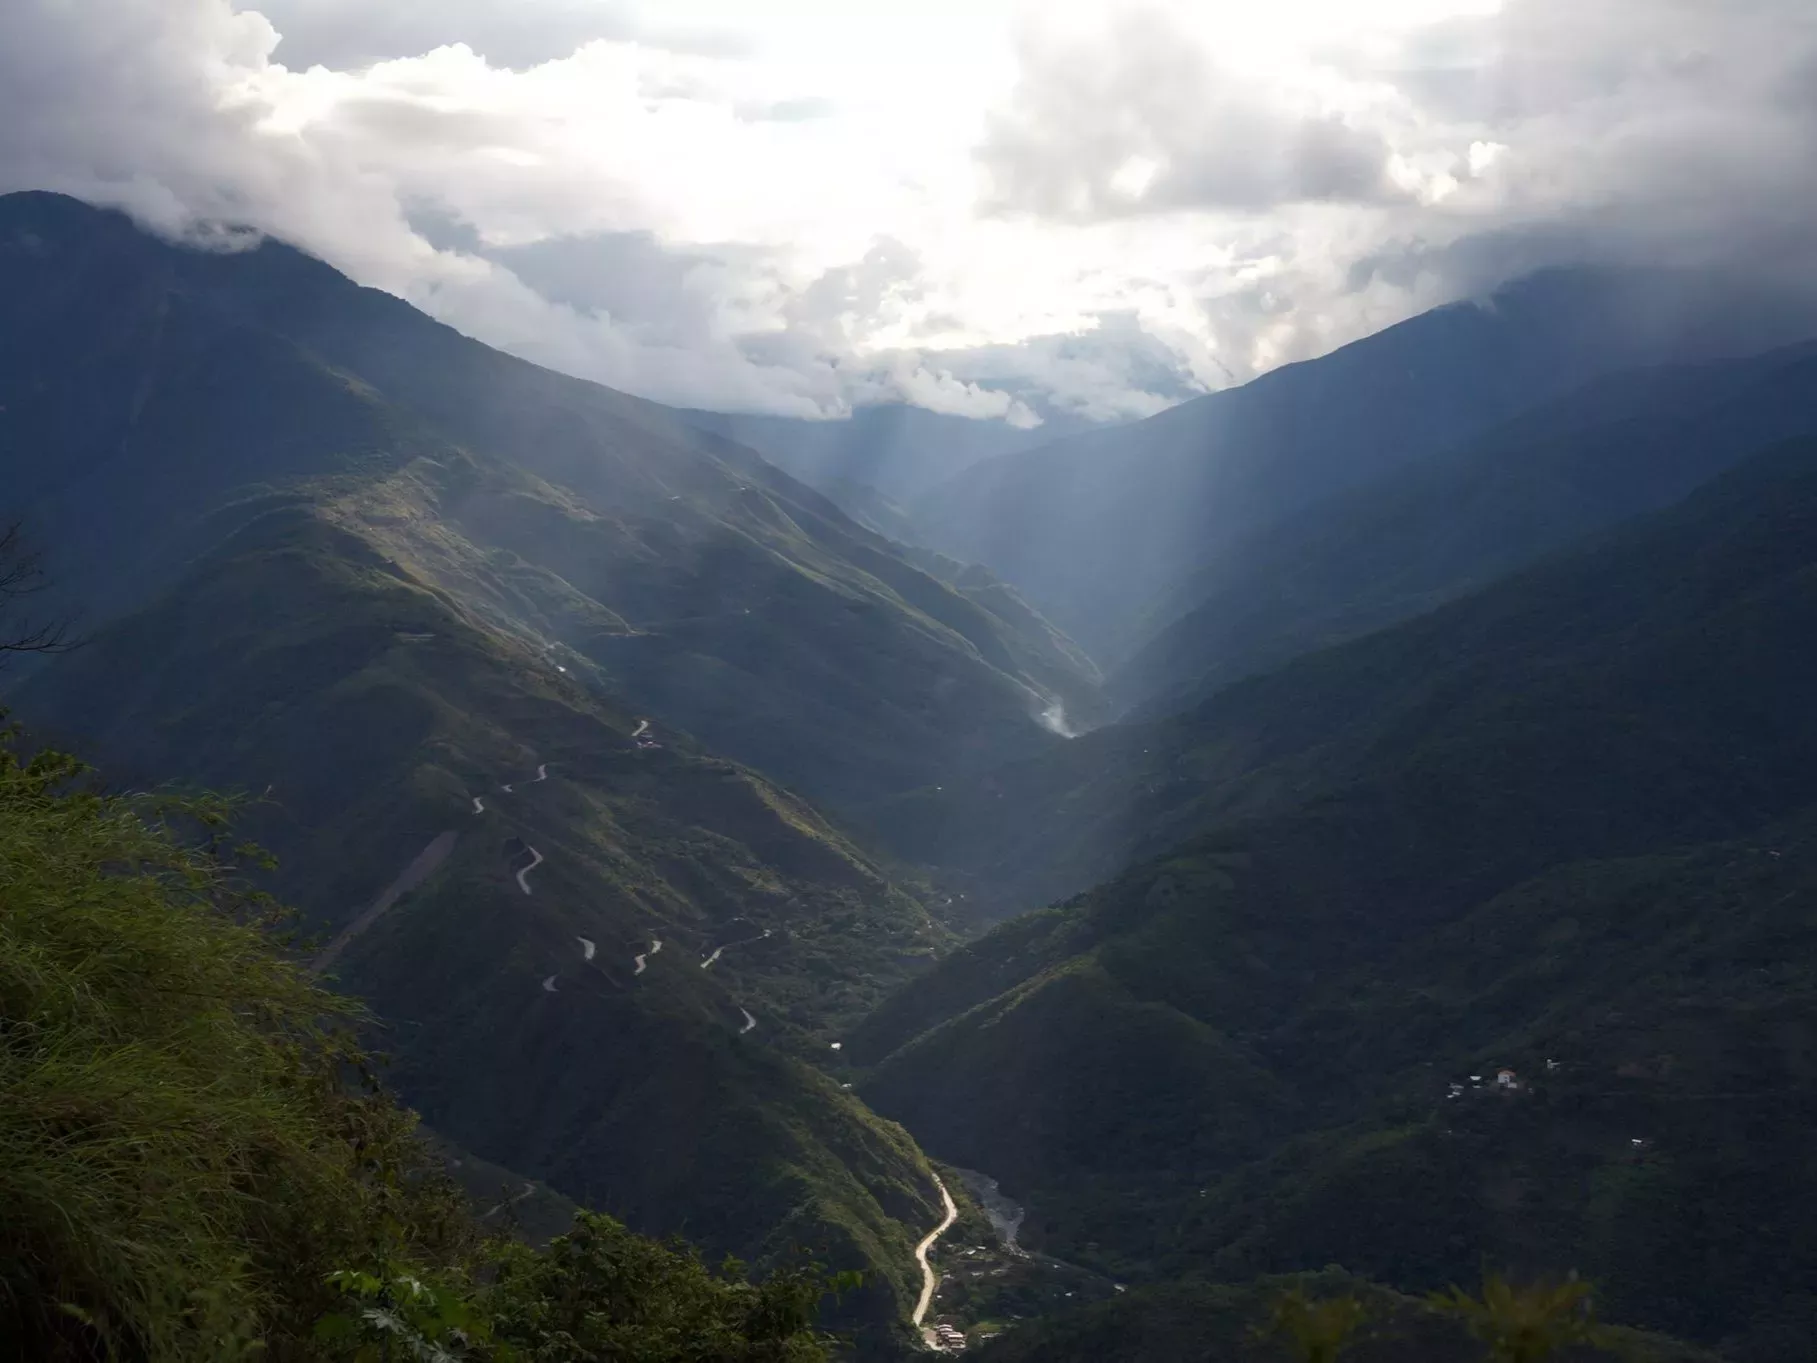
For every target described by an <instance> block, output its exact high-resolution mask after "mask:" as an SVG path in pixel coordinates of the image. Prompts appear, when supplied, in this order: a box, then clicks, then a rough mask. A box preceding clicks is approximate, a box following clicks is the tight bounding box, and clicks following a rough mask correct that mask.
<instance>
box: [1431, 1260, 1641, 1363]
mask: <svg viewBox="0 0 1817 1363" xmlns="http://www.w3.org/2000/svg"><path fill="white" fill-rule="evenodd" d="M1433 1305H1434V1306H1435V1307H1436V1308H1437V1309H1438V1310H1440V1311H1444V1312H1448V1313H1450V1314H1452V1315H1455V1316H1457V1317H1459V1318H1460V1319H1461V1320H1463V1321H1464V1323H1465V1324H1466V1325H1467V1326H1468V1327H1469V1329H1470V1333H1471V1334H1472V1335H1474V1336H1475V1337H1476V1338H1477V1339H1479V1340H1481V1341H1482V1342H1483V1343H1484V1344H1486V1345H1487V1346H1488V1348H1489V1358H1490V1363H1545V1360H1546V1359H1549V1358H1552V1357H1553V1356H1555V1355H1556V1354H1558V1353H1559V1352H1560V1351H1561V1350H1563V1349H1566V1348H1569V1347H1570V1346H1572V1345H1574V1344H1591V1345H1600V1344H1603V1343H1606V1342H1608V1340H1609V1334H1608V1332H1607V1331H1605V1330H1604V1329H1602V1328H1601V1327H1600V1326H1599V1325H1597V1323H1596V1319H1595V1316H1594V1314H1593V1313H1592V1310H1591V1304H1590V1285H1589V1284H1588V1283H1586V1282H1583V1281H1581V1280H1578V1279H1575V1278H1568V1279H1566V1280H1565V1281H1563V1282H1558V1283H1543V1282H1542V1283H1532V1284H1529V1285H1527V1286H1525V1287H1518V1286H1516V1285H1515V1284H1513V1283H1511V1282H1510V1281H1508V1279H1506V1278H1504V1277H1502V1276H1501V1275H1500V1274H1498V1273H1491V1274H1488V1275H1487V1276H1486V1277H1484V1279H1483V1293H1482V1296H1481V1297H1473V1296H1471V1295H1470V1294H1469V1293H1468V1292H1465V1291H1464V1290H1463V1289H1462V1288H1460V1287H1455V1286H1454V1287H1452V1288H1451V1289H1450V1290H1449V1291H1447V1292H1444V1293H1440V1294H1438V1295H1437V1296H1435V1297H1434V1298H1433Z"/></svg>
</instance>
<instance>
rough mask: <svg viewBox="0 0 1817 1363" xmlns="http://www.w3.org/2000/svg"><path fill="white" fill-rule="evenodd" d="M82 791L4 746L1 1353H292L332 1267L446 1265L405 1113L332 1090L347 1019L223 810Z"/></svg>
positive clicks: (448, 1246) (437, 1195)
mask: <svg viewBox="0 0 1817 1363" xmlns="http://www.w3.org/2000/svg"><path fill="white" fill-rule="evenodd" d="M82 776H83V772H82V769H81V768H80V767H79V765H78V764H76V763H75V762H74V761H72V760H71V759H69V758H67V757H62V756H59V755H57V754H54V753H40V754H38V755H36V756H34V757H32V758H30V759H29V760H28V759H24V758H22V757H21V756H20V755H19V753H18V750H17V747H16V742H15V740H14V739H13V738H12V737H11V736H10V735H9V737H8V738H7V739H6V741H5V746H4V747H0V1019H3V1022H0V1029H3V1030H0V1039H3V1043H4V1044H3V1045H0V1094H3V1095H4V1101H0V1204H3V1205H4V1206H5V1207H6V1209H7V1215H6V1220H5V1229H4V1234H3V1235H0V1336H11V1337H13V1338H18V1339H22V1340H25V1341H28V1343H27V1346H26V1354H27V1356H30V1357H34V1358H46V1359H55V1358H59V1357H64V1356H69V1357H85V1356H91V1355H95V1354H99V1355H100V1356H105V1357H118V1358H133V1357H139V1356H148V1357H152V1358H158V1359H164V1358H171V1359H181V1358H198V1359H199V1358H226V1357H231V1356H237V1355H238V1354H240V1353H248V1352H250V1350H251V1346H252V1342H253V1341H255V1340H268V1341H272V1342H273V1343H274V1344H275V1343H276V1342H280V1341H284V1340H296V1339H300V1338H303V1337H305V1336H306V1335H307V1331H308V1327H309V1325H310V1324H311V1323H312V1322H313V1320H314V1318H315V1316H316V1315H317V1314H319V1312H320V1310H321V1309H322V1308H323V1306H325V1305H326V1303H327V1301H328V1296H327V1294H326V1291H325V1289H324V1288H323V1287H322V1286H321V1285H320V1284H321V1282H322V1279H323V1276H324V1275H325V1274H326V1273H327V1272H328V1271H329V1270H330V1269H331V1268H332V1267H334V1266H335V1265H337V1264H340V1263H344V1262H346V1261H348V1260H350V1259H355V1258H360V1257H365V1256H370V1255H372V1254H374V1253H384V1254H386V1255H396V1256H421V1255H428V1256H433V1257H448V1256H457V1255H459V1254H460V1253H462V1252H464V1247H465V1245H466V1243H467V1242H468V1240H469V1239H470V1237H471V1231H470V1230H469V1229H468V1228H467V1225H466V1222H465V1219H464V1216H463V1214H462V1213H461V1210H460V1207H459V1203H458V1200H457V1199H456V1198H455V1197H454V1196H453V1194H452V1192H451V1190H450V1189H449V1188H448V1186H447V1185H446V1184H445V1183H443V1182H442V1180H441V1179H440V1177H439V1176H438V1174H437V1173H436V1171H435V1170H434V1169H433V1168H432V1167H431V1166H430V1164H429V1162H428V1160H427V1158H426V1157H425V1156H424V1155H423V1154H422V1152H421V1151H420V1150H419V1148H418V1147H417V1146H416V1144H415V1142H414V1141H413V1140H412V1139H411V1126H412V1119H411V1118H410V1116H409V1115H408V1114H407V1113H404V1112H402V1111H400V1110H399V1109H397V1108H396V1107H394V1106H392V1105H391V1104H390V1103H389V1102H388V1101H386V1100H385V1099H384V1098H382V1097H381V1096H379V1095H378V1094H377V1093H376V1092H375V1091H374V1090H373V1089H372V1088H371V1087H370V1085H369V1084H368V1085H364V1086H360V1085H356V1086H354V1087H352V1088H350V1087H349V1085H348V1082H347V1080H348V1077H349V1075H350V1074H352V1075H356V1076H357V1075H358V1074H359V1073H360V1072H361V1070H362V1067H363V1061H362V1057H361V1055H360V1052H359V1051H358V1049H357V1047H356V1046H355V1044H354V1041H353V1038H352V1034H351V1031H350V1024H351V1023H352V1022H353V1021H354V1020H355V1019H356V1017H357V1014H356V1013H355V1011H354V1010H353V1009H352V1007H351V1005H349V1004H348V1003H347V1002H346V1001H345V1000H342V999H338V998H335V997H334V996H332V995H330V994H328V993H326V992H324V991H323V990H322V989H321V988H319V987H318V986H316V985H315V984H314V983H313V982H312V981H310V979H309V978H308V977H307V976H306V975H305V974H304V973H303V971H302V970H301V969H300V968H299V967H297V966H295V965H293V964H291V963H290V962H289V961H287V960H285V959H284V958H283V957H282V956H280V955H279V954H278V953H277V951H276V950H275V949H274V947H273V945H272V943H271V941H270V939H269V936H268V933H269V931H270V929H271V927H272V918H273V911H272V909H271V907H270V906H269V905H268V904H266V903H265V902H263V901H261V900H260V899H258V898H257V897H256V896H249V895H248V894H246V893H245V892H244V891H243V890H242V889H241V888H240V887H239V884H238V877H237V875H236V874H235V871H234V865H235V861H234V860H227V859H224V858H223V856H222V855H219V854H220V853H225V852H228V851H229V849H227V848H225V847H220V846H216V845H215V843H216V841H217V840H218V839H219V837H220V836H221V835H222V832H223V830H224V827H225V818H226V815H227V812H228V810H227V807H226V806H224V805H223V804H222V803H221V802H219V801H217V800H212V799H207V798H197V799H174V798H173V799H143V798H132V797H126V796H119V795H110V794H106V793H102V792H98V791H96V790H94V789H92V788H90V787H89V786H88V785H86V784H85V783H84V782H83V781H82V780H81V778H82ZM198 837H199V838H200V839H201V840H200V841H198ZM231 855H232V857H233V858H235V859H236V860H243V859H244V858H245V857H246V856H247V855H248V853H247V851H246V850H245V849H240V850H237V851H233V852H232V853H231Z"/></svg>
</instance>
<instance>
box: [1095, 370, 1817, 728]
mask: <svg viewBox="0 0 1817 1363" xmlns="http://www.w3.org/2000/svg"><path fill="white" fill-rule="evenodd" d="M1813 432H1817V345H1813V344H1810V343H1806V344H1803V345H1799V346H1793V347H1788V348H1783V349H1778V350H1774V351H1770V352H1768V353H1767V354H1765V355H1760V356H1753V357H1749V358H1747V359H1742V360H1732V361H1723V362H1717V363H1711V364H1704V365H1676V366H1670V367H1667V368H1662V369H1653V370H1642V371H1639V372H1635V373H1624V374H1617V375H1611V376H1609V377H1607V378H1604V379H1601V380H1598V381H1596V382H1593V383H1591V384H1589V385H1587V386H1586V387H1584V388H1582V389H1579V390H1577V391H1575V392H1573V393H1571V394H1569V395H1568V396H1566V397H1565V398H1562V399H1560V400H1558V401H1556V402H1553V403H1548V404H1545V405H1543V406H1541V407H1540V408H1538V409H1536V410H1534V411H1532V412H1527V413H1523V414H1522V415H1521V416H1519V417H1517V418H1515V419H1514V420H1513V421H1510V422H1507V423H1505V424H1504V425H1502V426H1500V427H1497V428H1496V429H1495V430H1494V431H1493V432H1491V433H1490V434H1489V435H1487V436H1485V437H1483V438H1482V439H1480V440H1478V441H1477V442H1475V443H1474V444H1473V445H1472V446H1471V447H1470V448H1469V449H1468V450H1465V451H1462V452H1447V453H1446V454H1443V455H1439V456H1435V457H1433V458H1430V459H1426V460H1422V461H1420V462H1419V463H1417V464H1415V465H1413V466H1411V467H1408V468H1404V469H1397V470H1395V471H1393V472H1391V473H1389V474H1387V475H1385V476H1383V477H1382V478H1380V479H1377V480H1375V481H1374V482H1371V483H1369V484H1366V485H1365V486H1363V487H1361V488H1357V489H1354V490H1351V491H1349V492H1347V493H1343V494H1339V495H1338V496H1337V497H1335V498H1332V499H1329V500H1327V501H1323V502H1320V503H1317V504H1315V505H1314V506H1312V507H1309V508H1307V509H1306V510H1305V511H1303V512H1300V513H1298V514H1297V515H1294V516H1292V517H1289V518H1288V519H1287V520H1286V521H1284V522H1282V523H1281V524H1279V525H1277V526H1273V527H1271V528H1270V529H1269V530H1268V531H1266V532H1263V533H1261V534H1259V535H1255V536H1252V537H1250V538H1249V539H1246V540H1242V541H1239V542H1237V543H1235V544H1233V545H1230V546H1229V547H1227V548H1226V549H1223V550H1221V551H1219V552H1218V553H1217V554H1216V555H1215V556H1214V557H1213V559H1212V560H1211V562H1210V563H1209V564H1208V565H1207V566H1206V567H1204V568H1201V569H1200V570H1198V571H1197V572H1195V573H1194V574H1192V575H1191V576H1190V577H1189V578H1188V579H1186V581H1185V582H1183V583H1181V584H1179V586H1178V587H1177V589H1176V594H1175V600H1174V602H1173V603H1171V604H1167V605H1163V607H1162V608H1161V609H1160V610H1159V611H1158V612H1157V618H1160V619H1167V618H1168V617H1174V618H1173V619H1172V623H1170V624H1167V625H1166V626H1165V627H1164V628H1162V629H1160V630H1159V631H1158V632H1157V633H1156V634H1155V635H1154V637H1152V638H1151V639H1150V640H1149V641H1148V643H1146V644H1145V645H1143V647H1142V648H1141V649H1139V650H1138V651H1137V652H1136V654H1135V655H1134V656H1133V657H1131V658H1130V659H1129V660H1127V661H1126V662H1125V663H1124V664H1123V665H1122V666H1121V667H1120V668H1119V670H1118V674H1117V676H1116V677H1115V678H1114V679H1113V681H1112V691H1113V701H1114V702H1115V703H1117V704H1121V705H1124V706H1128V705H1136V704H1140V705H1142V706H1143V707H1144V708H1145V709H1146V710H1147V711H1149V712H1165V711H1167V710H1172V709H1180V708H1183V707H1184V704H1185V703H1186V702H1187V701H1189V700H1190V698H1191V697H1193V696H1194V695H1195V694H1197V695H1206V694H1209V693H1210V692H1212V691H1214V690H1216V689H1218V688H1219V687H1220V686H1224V685H1227V684H1229V683H1230V682H1232V681H1235V680H1237V679H1239V678H1241V677H1243V676H1245V675H1247V674H1249V673H1252V672H1258V671H1262V670H1265V669H1266V668H1268V667H1269V666H1273V665H1276V664H1279V663H1282V662H1285V661H1286V660H1287V659H1289V658H1291V657H1293V656H1295V655H1296V654H1300V653H1306V652H1310V651H1312V650H1313V649H1315V648H1319V647H1322V646H1324V645H1327V644H1331V643H1337V642H1340V641H1342V640H1343V639H1345V638H1350V637H1354V636H1356V635H1359V634H1364V633H1367V632H1368V631H1370V630H1371V629H1377V628H1380V627H1382V626H1384V625H1389V624H1393V623H1394V622H1396V621H1397V620H1402V619H1406V618H1408V617H1410V616H1413V615H1417V614H1419V613H1421V612H1422V611H1425V610H1428V609H1430V608H1431V607H1433V606H1435V605H1437V604H1439V603H1440V602H1442V601H1445V600H1447V599H1450V598H1452V597H1456V596H1459V595H1461V594H1462V593H1464V592H1465V591H1467V590H1469V589H1471V588H1473V587H1477V586H1481V585H1484V584H1486V583H1489V582H1492V581H1494V580H1495V579H1496V578H1498V577H1501V576H1503V575H1505V574H1506V573H1508V572H1511V571H1513V570H1514V569H1516V568H1519V567H1521V566H1523V565H1525V564H1527V563H1530V562H1532V561H1534V560H1535V559H1538V558H1540V557H1541V556H1542V555H1544V554H1546V553H1548V552H1551V551H1553V550H1555V549H1559V548H1562V547H1563V546H1565V545H1567V544H1569V543H1571V542H1572V541H1573V540H1576V539H1580V538H1582V537H1584V536H1585V535H1588V534H1592V533H1594V532H1596V531H1598V530H1601V529H1604V528H1606V527H1608V526H1610V525H1613V524H1615V523H1616V522H1617V521H1620V520H1624V519H1626V518H1627V517H1629V516H1633V515H1638V514H1640V513H1642V512H1646V511H1652V510H1657V509H1659V508H1660V507H1663V506H1666V505H1668V504H1670V503H1671V502H1674V501H1676V500H1677V499H1679V498H1680V497H1682V496H1684V495H1685V494H1686V493H1688V492H1689V491H1690V490H1691V489H1692V488H1694V487H1696V486H1697V485H1698V484H1700V483H1702V482H1704V481H1705V480H1706V479H1708V478H1710V477H1712V476H1713V475H1715V474H1716V473H1717V472H1719V471H1721V470H1722V469H1723V468H1725V467H1727V466H1728V465H1729V464H1731V463H1733V462H1735V461H1736V460H1738V459H1740V458H1742V457H1743V456H1745V455H1747V454H1751V453H1753V452H1754V451H1755V450H1758V449H1760V448H1762V447H1763V446H1765V445H1768V444H1771V443H1773V442H1774V441H1776V440H1784V439H1790V438H1793V437H1796V436H1800V435H1809V434H1811V433H1813Z"/></svg>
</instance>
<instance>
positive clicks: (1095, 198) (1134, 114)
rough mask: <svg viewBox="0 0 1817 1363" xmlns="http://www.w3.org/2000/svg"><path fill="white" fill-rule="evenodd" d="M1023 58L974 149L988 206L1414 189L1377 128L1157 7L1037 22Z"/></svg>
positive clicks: (1198, 204)
mask: <svg viewBox="0 0 1817 1363" xmlns="http://www.w3.org/2000/svg"><path fill="white" fill-rule="evenodd" d="M1020 58H1021V75H1020V77H1019V79H1018V81H1017V84H1016V89H1015V92H1014V94H1013V96H1012V97H1011V100H1010V103H1009V106H1008V108H1006V109H1004V110H1003V111H1001V112H999V113H998V114H997V115H995V116H994V117H993V118H992V120H991V123H990V129H989V132H988V133H987V135H986V137H985V139H984V142H983V144H982V145H981V146H980V147H979V149H978V158H979V161H980V163H981V164H982V166H983V168H984V170H985V172H986V174H987V176H988V177H989V181H990V190H989V194H988V199H987V202H988V204H989V206H990V207H992V208H996V209H1000V210H1013V209H1021V210H1026V211H1029V212H1033V213H1037V214H1041V215H1044V216H1048V217H1056V218H1069V219H1092V218H1098V217H1104V216H1109V215H1113V214H1119V213H1131V212H1153V211H1156V210H1167V209H1186V208H1220V209H1242V210H1249V211H1257V210H1263V209H1268V208H1272V207H1275V206H1277V205H1279V204H1283V203H1296V202H1304V201H1308V200H1326V201H1346V200H1348V201H1358V202H1381V201H1386V200H1390V199H1395V198H1399V197H1403V196H1405V195H1406V194H1407V193H1408V190H1407V188H1406V187H1404V186H1401V185H1397V184H1396V183H1395V182H1394V180H1393V179H1392V178H1391V177H1390V175H1389V173H1388V166H1389V158H1390V155H1391V152H1390V148H1389V145H1388V143H1387V140H1386V139H1385V138H1384V137H1383V136H1382V135H1381V133H1379V132H1378V131H1376V130H1374V129H1372V128H1368V127H1364V126H1359V125H1357V124H1356V123H1353V122H1351V121H1350V120H1349V119H1348V118H1347V117H1346V116H1345V115H1344V114H1343V113H1341V112H1339V111H1337V110H1334V109H1329V108H1320V107H1318V104H1317V102H1316V99H1315V96H1314V95H1313V93H1312V92H1310V91H1305V90H1297V91H1296V90H1291V89H1281V88H1270V86H1268V85H1267V84H1265V83H1264V82H1263V81H1261V80H1259V79H1257V78H1255V77H1252V76H1249V75H1246V74H1245V73H1244V72H1243V71H1242V70H1241V69H1240V68H1238V67H1235V66H1230V65H1224V64H1221V63H1219V62H1218V60H1217V59H1216V57H1215V55H1214V53H1213V50H1212V48H1211V47H1210V45H1209V44H1208V43H1204V42H1201V41H1200V40H1199V37H1198V35H1196V34H1194V33H1192V32H1190V31H1189V30H1186V29H1185V28H1183V27H1182V26H1181V25H1180V24H1178V23H1176V22H1174V21H1173V20H1172V19H1171V18H1170V17H1169V16H1167V15H1166V14H1165V13H1162V12H1159V11H1132V12H1129V13H1126V14H1124V15H1122V16H1121V17H1119V18H1118V19H1117V20H1116V21H1115V22H1114V23H1113V25H1112V26H1111V28H1110V30H1109V31H1108V32H1105V33H1094V34H1089V35H1085V36H1081V37H1068V38H1051V37H1049V36H1048V35H1046V34H1044V33H1043V32H1042V31H1040V30H1039V29H1038V28H1034V27H1031V28H1029V29H1028V30H1027V31H1025V33H1024V35H1023V39H1022V43H1021V53H1020Z"/></svg>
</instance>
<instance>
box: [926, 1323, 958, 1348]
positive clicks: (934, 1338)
mask: <svg viewBox="0 0 1817 1363" xmlns="http://www.w3.org/2000/svg"><path fill="white" fill-rule="evenodd" d="M928 1334H929V1335H930V1336H931V1339H930V1343H932V1344H933V1346H934V1348H936V1349H938V1350H939V1351H940V1352H941V1353H946V1354H957V1353H963V1352H965V1331H963V1330H961V1329H959V1328H958V1327H957V1326H953V1325H948V1324H946V1323H945V1322H944V1321H943V1322H941V1323H940V1324H938V1325H935V1326H933V1327H932V1328H931V1329H929V1331H928Z"/></svg>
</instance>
